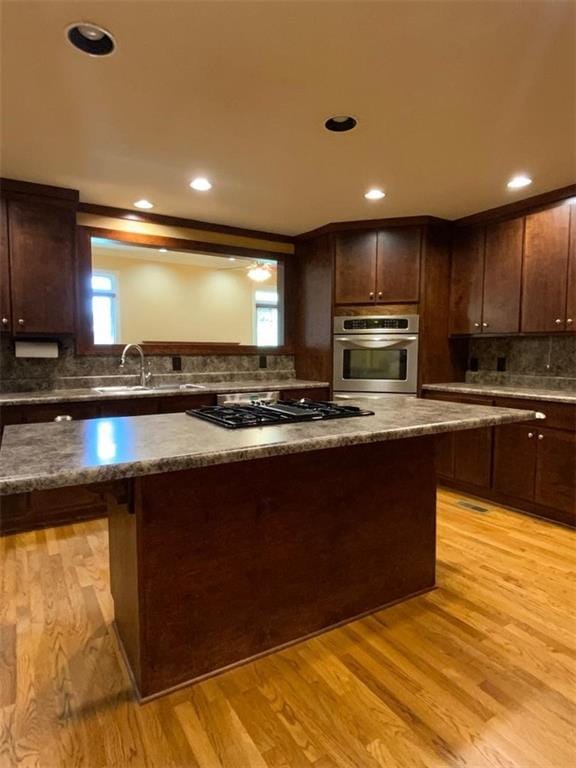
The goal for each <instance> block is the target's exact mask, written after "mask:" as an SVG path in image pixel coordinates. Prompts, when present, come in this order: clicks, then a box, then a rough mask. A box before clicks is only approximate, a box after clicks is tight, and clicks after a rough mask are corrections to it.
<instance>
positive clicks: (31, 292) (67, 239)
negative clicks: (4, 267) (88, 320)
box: [8, 200, 75, 334]
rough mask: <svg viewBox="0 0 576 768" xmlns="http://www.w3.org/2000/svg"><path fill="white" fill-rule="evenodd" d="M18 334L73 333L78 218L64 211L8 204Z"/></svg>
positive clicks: (31, 204)
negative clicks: (76, 221)
mask: <svg viewBox="0 0 576 768" xmlns="http://www.w3.org/2000/svg"><path fill="white" fill-rule="evenodd" d="M8 227H9V238H10V277H11V287H12V316H13V329H14V332H15V333H54V334H61V333H73V331H74V236H75V216H74V212H73V211H72V210H71V209H70V208H68V207H65V206H63V205H58V204H55V203H45V202H35V201H34V202H29V201H19V200H9V201H8Z"/></svg>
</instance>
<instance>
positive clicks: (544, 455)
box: [534, 429, 576, 523]
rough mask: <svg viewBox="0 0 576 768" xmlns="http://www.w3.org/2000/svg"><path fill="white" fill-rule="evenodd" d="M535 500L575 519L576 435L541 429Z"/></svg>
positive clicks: (568, 518) (539, 433)
mask: <svg viewBox="0 0 576 768" xmlns="http://www.w3.org/2000/svg"><path fill="white" fill-rule="evenodd" d="M537 446H538V448H537V451H538V453H537V463H536V485H535V489H534V501H535V502H536V503H537V504H542V505H543V506H545V507H553V508H554V509H557V510H558V511H559V512H560V513H562V514H564V515H566V522H572V523H574V522H575V517H576V434H575V433H574V432H562V431H560V430H558V429H541V430H539V432H538V438H537Z"/></svg>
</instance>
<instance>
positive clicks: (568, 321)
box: [566, 317, 574, 325]
mask: <svg viewBox="0 0 576 768" xmlns="http://www.w3.org/2000/svg"><path fill="white" fill-rule="evenodd" d="M573 322H574V320H572V318H571V317H567V318H566V323H567V324H568V325H572V323H573Z"/></svg>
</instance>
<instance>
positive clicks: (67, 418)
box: [54, 413, 72, 421]
mask: <svg viewBox="0 0 576 768" xmlns="http://www.w3.org/2000/svg"><path fill="white" fill-rule="evenodd" d="M54 421H72V416H69V415H68V414H67V413H63V414H62V415H61V416H56V418H55V419H54Z"/></svg>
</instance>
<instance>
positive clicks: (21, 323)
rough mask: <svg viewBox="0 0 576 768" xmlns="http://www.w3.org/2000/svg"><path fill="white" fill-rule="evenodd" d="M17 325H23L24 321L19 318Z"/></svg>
mask: <svg viewBox="0 0 576 768" xmlns="http://www.w3.org/2000/svg"><path fill="white" fill-rule="evenodd" d="M18 325H24V320H23V319H22V318H21V317H20V318H18Z"/></svg>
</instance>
